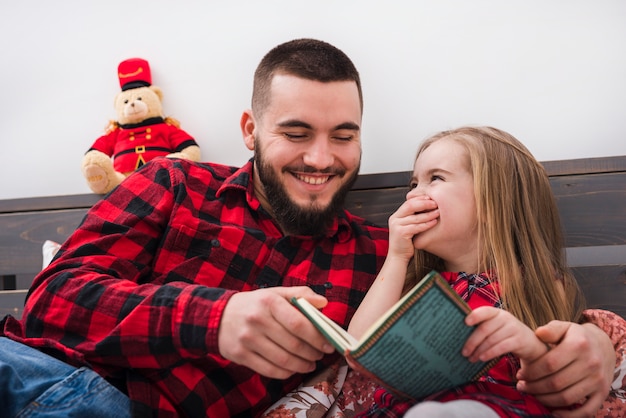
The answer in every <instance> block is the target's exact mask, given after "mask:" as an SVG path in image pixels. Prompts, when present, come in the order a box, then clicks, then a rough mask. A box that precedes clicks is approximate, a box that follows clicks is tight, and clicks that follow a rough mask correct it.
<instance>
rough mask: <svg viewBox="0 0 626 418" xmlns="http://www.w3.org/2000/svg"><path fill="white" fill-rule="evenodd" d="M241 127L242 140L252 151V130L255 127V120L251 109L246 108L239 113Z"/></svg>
mask: <svg viewBox="0 0 626 418" xmlns="http://www.w3.org/2000/svg"><path fill="white" fill-rule="evenodd" d="M239 125H240V127H241V135H242V136H243V142H244V144H246V147H247V148H248V149H249V150H250V151H254V136H255V135H254V131H255V129H256V122H255V120H254V115H253V114H252V110H251V109H246V110H244V111H243V114H242V115H241V120H240V121H239Z"/></svg>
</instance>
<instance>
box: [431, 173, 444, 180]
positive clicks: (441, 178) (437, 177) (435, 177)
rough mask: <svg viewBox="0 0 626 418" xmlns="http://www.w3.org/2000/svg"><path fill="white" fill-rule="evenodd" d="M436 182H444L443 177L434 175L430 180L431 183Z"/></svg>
mask: <svg viewBox="0 0 626 418" xmlns="http://www.w3.org/2000/svg"><path fill="white" fill-rule="evenodd" d="M435 180H443V177H441V176H438V175H436V174H433V176H432V177H431V178H430V181H435Z"/></svg>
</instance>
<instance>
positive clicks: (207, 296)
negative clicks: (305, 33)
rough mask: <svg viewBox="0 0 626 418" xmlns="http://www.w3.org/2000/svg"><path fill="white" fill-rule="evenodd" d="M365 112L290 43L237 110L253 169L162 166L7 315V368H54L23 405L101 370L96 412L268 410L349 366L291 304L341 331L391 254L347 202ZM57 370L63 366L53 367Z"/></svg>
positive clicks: (571, 377)
mask: <svg viewBox="0 0 626 418" xmlns="http://www.w3.org/2000/svg"><path fill="white" fill-rule="evenodd" d="M362 104H363V98H362V92H361V84H360V79H359V74H358V72H357V70H356V68H355V67H354V65H353V64H352V62H351V61H350V59H349V58H348V57H347V56H346V55H345V54H344V53H343V52H341V51H340V50H338V49H337V48H335V47H333V46H332V45H329V44H327V43H324V42H320V41H316V40H311V39H301V40H295V41H291V42H287V43H284V44H282V45H279V46H277V47H276V48H274V49H273V50H271V51H270V52H269V53H268V54H267V55H266V56H265V57H264V58H263V59H262V61H261V63H260V64H259V66H258V68H257V70H256V73H255V78H254V89H253V97H252V109H251V110H246V111H245V112H244V113H243V116H242V118H241V129H242V133H243V138H244V142H245V144H246V146H247V147H248V148H249V149H250V150H252V151H254V158H253V160H252V161H250V162H249V163H247V164H246V165H244V166H243V167H242V168H234V167H226V166H222V165H218V164H198V163H192V162H189V161H184V160H168V159H158V160H154V161H153V162H151V163H148V164H147V165H146V166H144V167H143V168H141V169H140V170H138V171H137V172H136V173H134V174H133V175H131V176H130V177H129V178H128V179H127V180H126V181H125V182H123V183H122V184H121V185H120V186H119V187H118V188H116V189H115V190H114V191H113V192H112V193H111V194H110V195H108V196H107V197H105V198H104V199H103V200H102V201H101V202H99V203H98V204H96V205H95V206H94V207H93V209H92V210H91V211H90V212H89V213H88V215H87V216H86V218H85V219H84V221H83V223H82V224H81V225H80V226H79V228H78V229H77V230H76V231H75V233H74V234H73V235H72V236H71V237H70V238H69V239H68V240H67V242H66V243H65V244H64V245H63V247H62V249H61V251H60V252H59V255H58V256H57V258H56V259H55V260H54V261H53V263H52V264H51V265H50V266H49V267H48V268H47V269H46V270H45V271H44V272H42V273H41V274H40V275H39V276H38V277H37V278H36V279H35V281H34V283H33V286H32V289H31V292H30V294H29V297H28V300H27V303H26V308H25V311H24V317H23V319H22V320H21V321H19V322H18V321H16V320H15V319H13V318H7V319H6V320H5V322H4V327H3V328H4V335H6V336H8V337H9V338H10V340H9V339H7V338H0V367H5V366H7V365H8V366H9V369H11V368H12V366H13V365H14V364H15V363H19V364H18V365H17V366H15V370H12V371H13V372H14V374H15V375H17V376H24V369H25V368H26V367H27V366H31V365H33V364H36V363H39V366H34V367H30V370H31V372H30V373H31V374H32V375H37V376H40V375H45V376H46V379H44V382H43V383H42V382H38V383H37V384H36V385H33V384H30V381H28V379H24V380H25V381H26V383H25V385H24V386H26V387H29V388H31V387H34V389H29V391H28V393H27V394H26V395H24V396H21V397H20V399H26V398H28V397H29V396H30V397H31V399H26V401H24V405H26V404H29V403H31V404H32V402H31V401H33V400H35V399H37V398H38V397H40V393H41V392H42V391H43V390H45V389H47V388H48V387H50V386H51V385H52V384H55V385H56V386H54V390H52V392H53V393H56V392H57V391H58V390H61V389H59V386H60V387H61V388H63V389H65V387H66V386H67V385H68V383H67V381H68V380H69V381H70V382H71V381H72V379H74V378H75V377H76V376H75V375H77V374H87V375H89V381H88V382H89V385H90V386H89V387H93V386H96V385H97V387H98V390H91V391H90V395H89V396H90V397H96V396H95V395H99V394H100V393H105V394H106V397H105V398H106V399H103V400H99V401H98V402H93V404H92V405H89V407H88V408H89V412H90V414H91V416H94V415H96V414H95V412H94V410H95V409H96V407H101V408H102V409H104V411H105V412H104V413H103V414H104V415H102V416H106V411H107V408H108V407H109V406H110V407H111V408H113V407H115V406H117V407H118V408H119V409H120V410H124V409H125V410H126V411H128V409H130V407H129V406H128V405H130V404H132V413H133V415H142V416H143V415H158V416H211V417H222V416H255V415H258V414H260V413H261V412H263V411H264V410H265V409H266V408H267V407H268V406H270V405H271V404H272V403H273V402H274V401H275V400H277V399H279V398H280V397H281V396H282V395H284V394H285V393H287V392H288V391H289V390H291V389H293V388H295V387H296V386H298V385H299V384H300V383H301V382H302V381H303V379H304V377H306V374H307V373H309V372H313V371H315V370H318V369H320V368H322V367H325V366H326V365H328V364H330V363H332V362H333V361H334V360H336V359H337V355H336V354H331V353H332V351H333V349H332V348H331V346H330V345H329V344H327V343H326V342H325V340H324V339H323V338H322V336H321V335H320V334H319V333H317V331H315V329H314V328H313V326H312V325H311V324H310V323H309V322H308V321H307V320H306V319H305V318H304V317H303V316H302V315H300V314H299V313H297V311H296V310H295V309H294V308H293V307H292V306H291V305H290V303H289V299H290V298H291V297H294V296H303V297H305V298H307V299H308V300H309V301H310V302H312V303H313V304H314V305H316V306H318V307H320V308H321V307H324V308H325V313H326V315H328V316H329V317H331V318H332V319H334V320H335V321H337V322H338V323H340V324H341V325H343V326H344V327H345V326H347V324H348V322H349V320H350V318H351V317H352V315H353V313H354V311H355V309H356V307H357V306H358V304H359V303H360V301H361V300H362V298H363V296H364V295H365V293H366V291H367V289H368V287H369V286H370V284H371V283H372V281H373V280H374V277H375V275H376V272H377V271H378V269H379V268H380V267H381V265H382V262H383V260H384V257H385V254H386V251H387V231H386V229H384V228H380V227H377V226H374V225H371V224H369V223H367V222H365V221H364V220H362V219H359V218H356V217H354V216H352V215H350V214H349V213H347V212H346V211H345V210H343V209H342V207H343V201H344V197H345V195H346V193H347V192H348V190H349V189H350V187H351V185H352V184H353V182H354V180H355V178H356V176H357V173H358V170H359V164H360V154H361V142H360V130H361V116H362V108H363V106H362ZM576 330H579V328H576ZM549 334H550V336H551V337H554V338H558V339H561V337H562V336H565V335H566V333H565V332H562V333H561V334H559V333H558V332H556V333H554V332H553V333H549ZM567 335H576V336H579V337H580V338H584V337H586V335H587V334H585V333H584V332H580V331H577V332H575V331H574V330H572V331H571V332H570V333H569V334H567ZM555 336H556V337H555ZM604 337H605V338H606V336H604ZM606 339H607V340H608V338H606ZM604 342H606V341H604ZM17 343H19V344H17ZM598 344H600V345H602V344H601V343H598ZM28 346H30V347H34V348H37V349H38V350H31V349H29V348H28ZM609 346H610V342H609ZM602 347H603V348H604V349H606V344H604V345H602ZM566 348H567V347H566ZM559 349H561V347H560V346H559V347H557V348H555V349H554V350H553V351H557V350H559ZM3 351H4V352H5V353H6V352H7V351H11V352H12V353H16V355H15V356H13V357H19V358H20V359H24V358H25V357H26V356H32V357H35V358H36V359H35V360H33V361H32V362H30V363H29V362H27V361H26V360H24V361H19V362H18V361H15V359H14V358H11V359H8V360H7V359H6V356H8V354H6V355H3V354H2V352H3ZM43 353H47V354H50V355H52V356H54V357H56V358H58V359H61V360H63V362H60V363H61V364H60V365H59V364H56V363H54V361H52V360H50V357H44V358H41V357H39V356H40V355H41V356H43V355H44V354H43ZM597 353H598V350H592V349H588V350H586V351H582V352H581V353H579V355H578V357H576V358H577V359H579V358H582V359H583V361H584V360H586V359H588V358H589V357H590V356H591V355H592V354H597ZM3 356H4V357H3ZM613 359H614V357H613ZM12 361H15V363H12ZM49 363H54V364H55V367H56V366H58V367H59V368H61V369H63V370H62V371H57V370H56V369H55V370H54V371H53V372H51V373H46V372H45V369H46V367H47V364H49ZM568 364H571V362H569V363H568ZM18 366H19V368H18ZM22 366H23V367H22ZM37 367H39V368H37ZM552 367H553V369H552V370H561V369H562V368H563V367H558V368H554V367H555V365H554V363H552ZM579 369H581V367H580V366H578V367H575V368H574V369H573V370H572V369H571V368H570V369H569V370H568V373H567V376H565V377H562V379H561V380H559V382H558V384H557V383H555V382H554V381H553V380H551V379H550V378H547V379H544V380H543V381H542V380H541V379H540V378H545V377H546V372H536V375H535V376H530V377H529V376H527V378H528V387H529V388H532V384H533V382H535V381H538V382H543V384H544V386H545V387H544V388H543V392H549V393H553V392H556V393H559V392H561V391H562V389H563V388H564V387H565V386H570V383H572V382H577V381H585V382H586V381H588V380H589V379H588V377H587V376H588V375H587V374H585V375H583V374H582V373H579V372H578V370H579ZM91 370H93V371H95V372H97V374H93V375H91V374H90V372H91ZM611 372H612V370H611ZM6 376H9V375H8V374H6ZM55 376H56V379H57V380H58V382H55ZM59 376H60V378H59ZM99 376H102V377H103V378H104V379H100V380H98V377H99ZM581 376H582V377H581ZM566 377H567V379H566ZM603 377H605V376H604V375H603ZM531 378H532V380H531ZM2 379H4V382H2ZM10 379H11V378H10V377H8V378H3V377H0V386H2V387H4V386H6V385H7V382H10ZM607 379H608V378H607ZM546 382H547V383H546ZM81 387H83V385H81ZM594 387H595V386H594ZM115 388H117V389H119V390H117V389H115ZM105 389H106V391H105ZM540 391H541V388H540ZM49 392H50V390H49ZM5 393H8V392H5ZM588 393H591V389H589V391H587V392H584V394H585V395H586V394H588ZM604 395H606V392H605V393H604ZM7 396H10V395H7ZM80 396H82V395H80V394H79V396H78V397H77V399H76V400H74V401H72V402H71V405H72V407H74V408H78V407H79V406H80V404H81V403H82V398H81V397H80ZM85 397H86V396H85ZM11 399H13V398H11ZM129 400H130V401H129ZM558 401H562V397H559V396H558V395H557V402H558ZM37 402H40V400H39V399H37ZM15 403H16V402H14V401H11V406H12V407H13V410H15V411H19V410H20V409H21V408H22V407H23V405H15ZM115 413H116V415H115V416H123V412H120V411H116V412H115ZM126 414H127V415H128V412H127V413H126Z"/></svg>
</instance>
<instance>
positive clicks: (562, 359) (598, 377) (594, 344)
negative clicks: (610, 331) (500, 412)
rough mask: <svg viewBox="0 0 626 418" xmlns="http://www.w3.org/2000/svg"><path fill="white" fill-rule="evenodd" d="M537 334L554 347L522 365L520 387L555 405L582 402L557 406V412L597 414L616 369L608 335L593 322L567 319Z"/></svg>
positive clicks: (571, 417)
mask: <svg viewBox="0 0 626 418" xmlns="http://www.w3.org/2000/svg"><path fill="white" fill-rule="evenodd" d="M535 334H536V335H537V337H539V339H541V340H542V341H543V342H545V343H547V344H550V345H551V346H552V349H551V350H550V351H549V352H548V353H546V354H545V355H544V356H542V357H540V358H539V359H538V360H536V361H534V362H533V363H531V364H527V365H525V366H524V367H522V368H521V369H520V371H519V372H518V375H517V378H518V379H519V382H518V385H517V387H518V389H519V390H521V391H524V392H527V393H531V394H533V395H535V396H536V397H537V399H538V400H539V401H540V402H541V403H543V404H544V405H546V406H548V407H551V408H561V407H566V406H568V405H572V404H575V403H582V406H581V407H580V408H577V409H575V410H555V411H554V414H555V416H560V417H569V418H578V417H589V416H594V414H595V412H596V411H597V410H598V409H599V408H600V406H601V405H602V402H603V401H604V400H605V399H606V397H607V395H608V393H609V389H610V385H611V382H612V380H613V372H614V370H615V350H614V348H613V344H612V343H611V340H610V339H609V337H608V335H606V334H605V333H604V332H603V331H602V330H601V329H600V328H598V327H596V326H595V325H593V324H584V325H579V324H575V323H571V322H564V321H552V322H550V323H548V324H547V325H545V326H543V327H539V328H537V330H536V331H535Z"/></svg>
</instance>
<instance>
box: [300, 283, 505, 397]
mask: <svg viewBox="0 0 626 418" xmlns="http://www.w3.org/2000/svg"><path fill="white" fill-rule="evenodd" d="M291 302H292V303H293V304H294V305H295V306H297V307H298V308H299V309H300V310H301V311H302V313H304V315H306V316H307V317H308V318H309V319H310V320H311V322H313V324H314V325H315V326H316V327H317V329H318V330H319V331H320V332H321V333H322V334H323V335H324V336H325V337H326V338H327V339H328V341H329V342H330V343H332V344H333V346H334V347H335V348H336V349H337V350H338V351H339V352H340V353H342V354H343V355H344V356H345V357H346V359H347V360H348V363H349V364H350V366H351V367H353V368H354V369H355V370H357V371H359V372H360V373H361V374H364V375H366V376H369V377H370V378H374V379H376V380H377V381H378V382H379V383H380V384H382V385H383V386H385V387H386V388H387V389H389V390H391V391H392V392H394V393H395V394H396V395H398V396H401V397H404V398H412V399H420V398H424V397H426V396H428V395H431V394H433V393H436V392H438V391H441V390H444V389H450V388H452V387H455V386H458V385H461V384H463V383H467V382H469V381H472V380H475V379H477V378H478V377H480V376H481V375H482V374H483V373H484V372H486V371H487V370H488V369H489V368H490V367H491V366H492V365H493V364H494V363H495V361H497V359H496V360H494V361H491V362H489V363H482V362H477V363H471V362H470V361H469V360H468V359H467V358H466V357H464V356H463V355H462V354H461V349H462V348H463V345H464V344H465V341H466V340H467V338H468V337H469V335H470V334H471V333H472V331H473V329H474V327H468V326H467V325H465V322H464V319H465V316H466V315H467V314H468V313H469V312H470V310H471V309H470V307H469V306H468V305H467V304H466V303H465V302H464V301H463V299H461V297H460V296H459V295H458V294H457V293H456V292H455V291H454V290H453V289H452V288H451V287H450V286H449V285H448V283H447V282H446V281H445V280H444V279H443V278H442V277H441V276H440V275H439V273H437V272H435V271H432V272H430V273H429V274H427V275H426V276H425V277H424V278H423V279H422V280H421V281H420V282H419V283H418V284H417V285H415V286H414V287H413V288H412V289H411V290H410V291H409V292H407V294H406V295H404V296H403V297H402V298H401V299H400V300H399V301H398V302H397V303H396V304H395V305H394V306H392V307H391V308H390V309H389V310H388V311H387V312H386V313H385V314H384V315H383V316H382V317H381V318H380V319H379V320H378V321H377V322H375V323H374V324H373V325H372V326H371V327H370V328H368V330H367V331H366V332H365V333H364V334H363V337H361V339H358V340H357V339H356V338H354V337H352V336H351V335H350V334H348V332H347V331H345V330H344V329H343V328H341V327H340V326H339V325H338V324H337V323H335V322H333V321H332V320H331V319H329V318H328V317H326V316H325V315H324V314H322V313H321V312H320V311H319V310H318V309H316V308H315V307H314V306H313V305H311V304H310V303H309V302H307V301H306V300H305V299H303V298H298V299H296V298H293V299H292V300H291Z"/></svg>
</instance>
